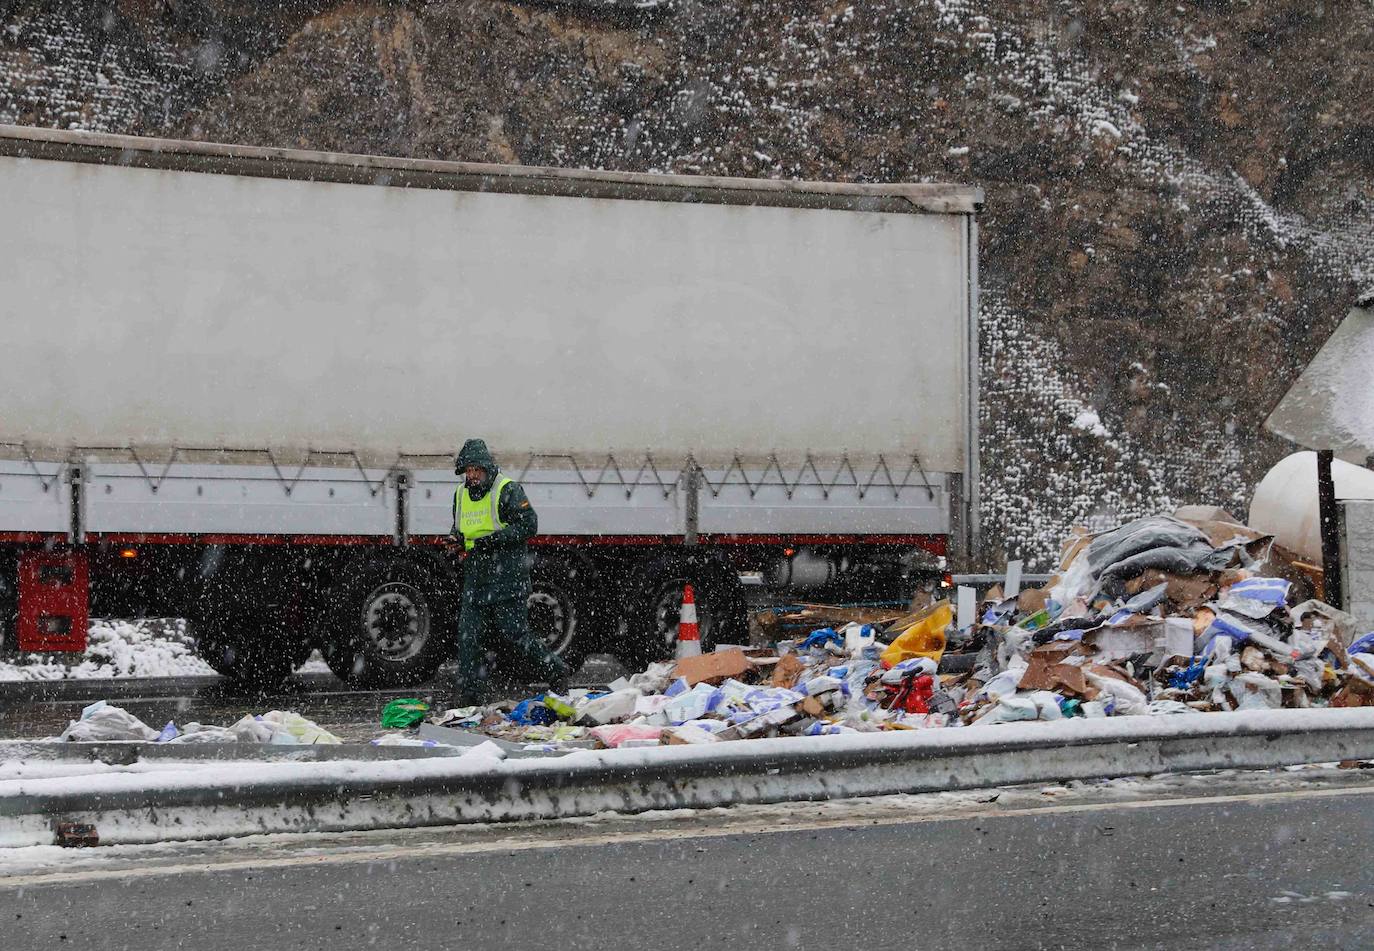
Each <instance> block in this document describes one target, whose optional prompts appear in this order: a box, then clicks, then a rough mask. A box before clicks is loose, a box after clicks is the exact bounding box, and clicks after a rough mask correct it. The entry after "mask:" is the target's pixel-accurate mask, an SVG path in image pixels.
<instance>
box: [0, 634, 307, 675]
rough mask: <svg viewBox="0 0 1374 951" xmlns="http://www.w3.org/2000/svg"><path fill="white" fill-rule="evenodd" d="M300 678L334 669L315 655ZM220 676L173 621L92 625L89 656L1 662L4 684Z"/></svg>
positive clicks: (303, 667)
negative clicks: (200, 656) (330, 668)
mask: <svg viewBox="0 0 1374 951" xmlns="http://www.w3.org/2000/svg"><path fill="white" fill-rule="evenodd" d="M297 673H301V674H327V673H329V666H328V665H327V664H325V662H324V658H322V657H321V656H320V652H319V651H315V652H314V653H312V654H311V655H310V659H309V660H308V661H306V662H305V663H304V664H303V665H301V667H300V669H299V670H298V671H297ZM214 676H216V674H215V670H214V668H213V667H211V666H210V665H209V664H207V663H206V662H205V661H203V660H201V659H200V658H199V657H198V656H196V650H195V640H194V638H192V637H191V635H190V633H189V632H188V631H187V628H186V622H185V621H183V620H180V619H173V618H167V619H152V620H142V621H118V620H92V621H91V627H90V635H89V640H88V644H87V647H86V652H85V653H84V654H22V655H19V656H17V657H15V658H12V659H10V660H8V661H0V682H4V681H10V682H13V681H35V680H110V679H115V678H124V677H214Z"/></svg>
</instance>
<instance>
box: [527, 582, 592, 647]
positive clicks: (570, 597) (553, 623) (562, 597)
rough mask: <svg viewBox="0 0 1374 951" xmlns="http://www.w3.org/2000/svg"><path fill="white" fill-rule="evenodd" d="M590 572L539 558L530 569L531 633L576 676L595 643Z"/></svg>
mask: <svg viewBox="0 0 1374 951" xmlns="http://www.w3.org/2000/svg"><path fill="white" fill-rule="evenodd" d="M591 582H592V579H591V571H590V569H588V568H585V567H583V566H582V565H580V564H579V563H577V562H576V561H570V560H568V559H565V558H559V557H538V556H536V558H535V560H534V564H533V566H531V568H530V598H529V615H530V632H531V633H533V634H534V636H535V637H537V638H539V640H541V641H543V642H544V644H545V645H546V646H547V647H548V648H549V650H551V651H553V652H554V653H555V654H557V655H559V656H560V657H562V658H563V660H564V661H565V662H566V663H567V665H568V666H569V667H571V668H572V670H573V672H574V673H576V672H577V671H578V670H579V669H580V668H581V667H582V662H583V661H585V660H586V659H587V655H588V654H590V653H591V652H592V646H593V642H594V637H593V627H594V625H593V623H592V617H591V607H590V605H591V603H592V599H591V598H590V597H588V593H589V590H590V588H591Z"/></svg>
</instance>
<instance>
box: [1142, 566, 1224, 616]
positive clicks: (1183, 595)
mask: <svg viewBox="0 0 1374 951" xmlns="http://www.w3.org/2000/svg"><path fill="white" fill-rule="evenodd" d="M1159 584H1163V585H1166V586H1167V587H1166V588H1165V589H1164V593H1165V596H1166V597H1168V599H1169V600H1170V601H1172V602H1173V603H1174V604H1176V605H1178V606H1180V607H1185V608H1198V607H1201V606H1202V605H1204V604H1206V603H1207V602H1208V601H1210V600H1212V598H1214V597H1216V593H1217V585H1216V583H1215V582H1213V581H1212V576H1211V575H1210V574H1200V575H1179V574H1174V573H1173V572H1169V571H1160V570H1159V569H1157V568H1151V569H1149V570H1148V571H1145V572H1143V573H1142V574H1141V575H1140V576H1139V577H1136V578H1133V579H1131V580H1130V581H1128V582H1127V583H1126V593H1127V594H1132V595H1134V594H1139V593H1140V592H1142V591H1148V590H1150V589H1151V588H1153V587H1154V586H1155V585H1159Z"/></svg>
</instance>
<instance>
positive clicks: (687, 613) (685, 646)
mask: <svg viewBox="0 0 1374 951" xmlns="http://www.w3.org/2000/svg"><path fill="white" fill-rule="evenodd" d="M700 654H701V629H700V628H698V627H697V596H696V593H695V592H694V591H692V586H691V585H690V584H685V585H683V586H682V613H681V614H679V615H678V621H677V659H678V660H682V658H684V657H697V656H699V655H700Z"/></svg>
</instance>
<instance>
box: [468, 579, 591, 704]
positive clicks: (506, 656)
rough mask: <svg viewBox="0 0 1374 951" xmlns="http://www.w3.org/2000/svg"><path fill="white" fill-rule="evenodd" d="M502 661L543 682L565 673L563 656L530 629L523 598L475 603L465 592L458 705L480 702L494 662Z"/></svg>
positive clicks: (555, 678)
mask: <svg viewBox="0 0 1374 951" xmlns="http://www.w3.org/2000/svg"><path fill="white" fill-rule="evenodd" d="M505 661H510V662H513V663H515V664H518V665H519V666H520V667H522V668H525V669H526V670H527V671H528V674H529V675H530V676H533V677H535V678H537V679H539V680H543V681H545V682H553V681H556V680H559V679H561V678H564V677H566V676H567V675H568V665H567V664H565V663H564V662H563V658H561V657H559V656H558V655H557V654H555V653H553V652H552V651H550V650H549V649H548V647H546V646H545V645H544V643H543V642H542V641H540V640H539V639H538V638H536V637H535V636H534V635H533V634H531V633H530V623H529V606H528V605H527V604H526V603H525V601H524V599H523V598H520V599H512V600H509V601H497V602H496V603H494V604H476V603H474V602H473V600H472V599H471V598H469V597H468V596H467V595H464V596H463V601H462V608H461V610H460V612H459V614H458V695H459V698H460V700H461V701H462V702H460V703H459V706H468V705H470V704H472V703H481V702H483V701H484V700H485V699H486V694H487V689H488V683H489V681H490V679H491V670H492V667H493V665H494V663H500V662H505Z"/></svg>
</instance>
